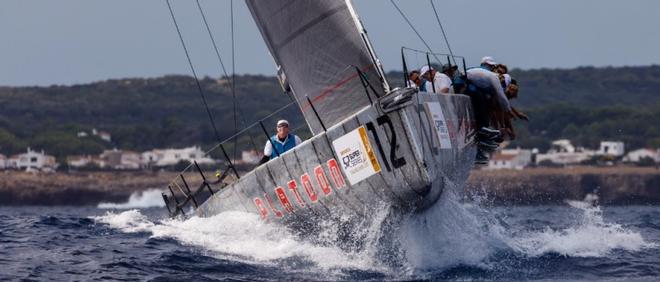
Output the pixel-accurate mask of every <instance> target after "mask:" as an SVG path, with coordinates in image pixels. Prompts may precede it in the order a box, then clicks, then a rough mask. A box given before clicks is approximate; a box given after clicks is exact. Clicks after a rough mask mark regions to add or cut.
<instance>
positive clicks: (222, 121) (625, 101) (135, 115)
mask: <svg viewBox="0 0 660 282" xmlns="http://www.w3.org/2000/svg"><path fill="white" fill-rule="evenodd" d="M512 75H513V76H514V77H515V78H516V79H517V80H518V81H519V83H520V85H521V92H520V99H519V101H515V102H514V104H515V105H516V106H517V107H518V108H519V109H521V110H523V111H526V112H528V113H529V115H530V117H531V121H530V122H529V123H525V122H518V123H517V127H518V134H519V140H517V142H516V144H518V145H521V146H524V147H538V148H540V149H545V148H547V146H548V145H549V143H550V141H552V140H554V139H558V138H568V139H571V140H572V141H573V142H574V143H575V144H577V145H582V146H589V147H594V146H595V145H596V144H597V142H598V141H600V140H605V139H608V140H622V141H624V142H626V146H627V147H628V148H637V147H644V146H654V147H658V146H660V100H659V99H658V98H657V95H659V94H660V66H649V67H624V68H577V69H570V70H550V69H539V70H525V71H523V70H513V71H512ZM389 76H390V79H391V82H392V84H395V85H396V84H400V83H401V77H402V75H401V73H397V72H391V73H389ZM201 84H202V87H203V89H204V91H205V94H206V97H207V100H208V103H209V106H210V108H211V109H212V112H213V114H214V115H215V117H216V123H217V124H218V125H220V126H219V131H220V132H219V133H220V135H221V137H222V138H225V137H228V136H230V135H231V134H232V133H233V131H234V128H233V111H232V109H233V100H232V95H231V92H230V91H229V88H228V85H227V81H225V80H219V79H211V78H204V79H202V80H201ZM236 93H237V97H238V98H237V99H238V103H239V104H240V107H241V110H242V111H241V112H242V113H244V115H243V116H241V117H239V118H240V119H241V120H244V121H245V123H247V124H249V123H252V122H254V121H256V120H258V119H259V118H261V117H264V116H265V115H267V114H268V113H270V112H271V111H273V110H275V109H277V108H279V107H282V106H283V105H286V104H288V103H290V101H291V100H290V99H289V97H288V96H287V95H285V94H283V93H282V91H281V89H280V87H279V84H278V82H277V80H276V79H275V77H266V76H252V75H242V76H237V85H236ZM0 105H1V106H0V107H1V108H0V153H2V154H9V155H11V154H15V153H19V152H23V151H24V150H25V148H26V147H27V146H30V147H32V148H33V149H37V150H40V149H43V150H45V151H46V152H47V153H49V154H52V155H55V156H56V157H58V158H63V157H65V156H67V155H78V154H98V153H100V152H101V151H102V150H104V149H110V148H114V147H117V148H121V149H127V150H137V151H142V150H150V149H153V148H161V147H180V146H189V145H191V144H203V145H205V146H208V145H211V144H212V143H214V142H215V138H214V134H213V130H212V129H211V126H210V124H209V122H208V117H207V116H206V112H205V111H204V108H203V106H202V103H201V101H200V98H199V94H198V92H197V88H196V85H195V82H194V80H193V79H192V78H191V77H188V76H165V77H161V78H151V79H139V78H135V79H117V80H107V81H102V82H95V83H91V84H85V85H73V86H50V87H0ZM294 122H296V123H299V122H302V121H294ZM92 128H96V129H99V130H104V131H107V132H109V133H110V134H111V135H112V142H106V141H103V140H101V139H100V138H97V137H95V136H89V137H85V138H79V137H77V135H76V134H77V133H78V132H80V131H87V132H89V131H90V130H91V129H92Z"/></svg>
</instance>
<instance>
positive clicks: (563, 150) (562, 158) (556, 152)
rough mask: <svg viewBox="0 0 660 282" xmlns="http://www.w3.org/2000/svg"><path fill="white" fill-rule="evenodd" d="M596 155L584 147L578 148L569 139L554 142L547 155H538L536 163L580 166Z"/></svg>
mask: <svg viewBox="0 0 660 282" xmlns="http://www.w3.org/2000/svg"><path fill="white" fill-rule="evenodd" d="M595 154H596V152H594V151H591V150H587V149H585V148H582V147H577V148H576V147H575V146H573V144H571V141H570V140H568V139H561V140H556V141H553V142H552V146H551V147H550V149H549V150H548V152H547V153H545V154H538V155H536V163H537V164H539V163H541V162H544V161H549V162H552V163H555V164H561V165H568V164H579V163H581V162H583V161H586V160H589V159H591V158H592V157H593V156H594V155H595Z"/></svg>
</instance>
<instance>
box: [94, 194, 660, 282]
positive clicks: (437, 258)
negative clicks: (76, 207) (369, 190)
mask: <svg viewBox="0 0 660 282" xmlns="http://www.w3.org/2000/svg"><path fill="white" fill-rule="evenodd" d="M458 199H459V197H458V194H456V193H454V192H453V191H451V190H450V191H446V192H445V193H444V194H443V196H442V198H441V199H440V200H439V201H438V203H437V204H436V205H434V206H433V207H431V208H429V209H428V210H426V211H424V212H422V213H418V214H413V215H409V216H405V217H403V218H401V219H400V221H398V220H399V219H396V221H395V222H394V223H392V222H391V221H390V222H387V221H388V220H391V218H393V217H390V215H391V214H390V211H389V210H388V208H386V207H383V208H382V209H380V210H377V211H375V212H374V213H375V216H374V217H372V219H373V220H372V222H370V223H368V224H366V225H360V228H356V229H359V230H350V231H351V232H354V233H360V232H361V234H362V235H363V236H361V238H363V241H364V242H363V243H364V244H361V246H362V247H360V248H357V249H355V250H350V251H347V250H346V248H340V247H339V246H337V245H336V244H333V242H335V243H336V242H337V241H340V240H341V239H340V238H339V237H338V235H337V234H339V233H340V227H338V226H336V224H332V223H328V224H326V225H324V228H323V232H321V233H320V234H319V235H318V238H316V239H319V238H320V239H319V240H315V241H314V242H315V243H312V242H311V241H308V240H305V239H301V238H300V237H298V236H295V235H294V234H293V233H292V232H290V231H289V230H288V229H287V228H283V227H282V226H280V225H277V224H272V223H267V222H264V221H262V220H261V219H260V218H259V216H258V215H256V214H250V213H245V212H224V213H221V214H218V215H216V216H213V217H209V218H199V217H192V218H189V219H187V220H183V221H182V220H170V219H167V220H162V221H157V222H154V221H151V220H150V219H149V218H147V217H146V216H144V215H142V214H141V213H140V212H139V211H137V210H130V211H125V212H122V213H112V212H108V213H107V214H106V215H104V216H100V217H96V218H95V219H96V220H97V221H98V222H102V223H106V224H108V225H110V226H112V227H113V228H117V229H119V230H122V231H124V232H147V233H150V235H151V236H153V237H167V238H174V239H176V240H177V241H179V242H181V243H182V244H184V245H189V246H195V247H198V248H200V249H202V250H205V251H209V252H210V253H211V254H210V255H212V256H216V257H218V258H224V259H232V260H238V261H242V262H248V263H259V264H266V265H270V264H273V265H277V266H278V267H282V268H285V269H286V268H287V267H290V268H291V269H289V270H294V271H296V270H300V269H294V268H293V267H294V266H290V264H289V263H284V264H283V265H280V264H278V263H279V262H281V261H288V260H290V259H294V260H301V262H300V263H298V265H299V266H298V267H302V268H303V271H308V270H309V269H308V268H310V267H309V266H302V265H309V263H308V262H311V264H312V265H313V267H312V268H314V269H316V268H319V269H321V270H323V271H324V273H325V274H328V273H330V274H329V275H332V273H333V271H332V270H341V269H357V270H366V271H377V272H380V273H384V274H386V275H389V276H391V277H401V276H400V275H403V277H407V276H408V275H410V274H413V275H415V274H419V273H424V270H435V271H437V270H438V269H447V268H450V267H453V266H457V265H468V266H476V267H480V268H481V267H483V268H489V265H492V262H489V258H492V257H494V255H495V254H497V253H498V252H501V251H512V252H514V253H517V254H520V255H522V256H526V257H539V256H542V255H544V254H553V253H556V254H560V255H563V256H569V257H602V256H607V255H608V254H609V253H610V252H612V251H613V250H626V251H639V250H641V249H645V248H655V247H657V246H656V245H655V244H653V243H648V242H646V241H645V240H644V238H643V237H642V236H641V234H640V233H639V232H636V231H633V230H630V229H627V228H625V227H624V226H622V225H620V224H616V223H607V222H605V221H604V219H603V215H602V211H601V208H600V207H599V206H594V205H592V203H589V202H581V201H572V202H568V204H569V205H570V207H572V208H574V209H577V210H578V211H581V214H580V218H579V220H577V221H575V222H574V223H572V224H569V225H568V226H566V225H563V226H562V227H557V226H555V227H554V228H555V229H553V228H550V227H545V229H543V228H541V229H539V228H538V227H537V228H535V229H533V230H532V228H531V227H529V226H520V225H509V224H508V223H507V222H506V219H503V217H504V216H503V215H502V214H498V212H497V211H496V209H487V208H483V207H481V206H479V205H478V204H475V203H461V201H459V200H458ZM129 202H130V201H129ZM386 223H387V224H386ZM388 224H389V225H390V226H394V227H395V228H391V229H388V228H384V227H385V225H388ZM539 230H540V231H539ZM387 232H391V233H390V235H392V236H389V237H388V234H384V233H387ZM385 237H387V238H391V239H392V240H393V241H395V243H394V244H383V241H384V240H381V239H382V238H385ZM385 241H387V240H385ZM384 248H389V249H387V251H386V252H388V253H390V254H391V253H394V254H395V255H394V256H389V257H386V258H383V256H380V255H379V254H382V250H383V249H384ZM392 257H395V258H401V259H402V260H403V261H402V262H395V263H392V262H388V261H383V260H387V259H390V260H391V259H392ZM392 266H395V267H392ZM401 268H403V269H401ZM328 270H330V272H328ZM309 271H314V270H309Z"/></svg>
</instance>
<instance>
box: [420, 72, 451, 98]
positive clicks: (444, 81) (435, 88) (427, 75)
mask: <svg viewBox="0 0 660 282" xmlns="http://www.w3.org/2000/svg"><path fill="white" fill-rule="evenodd" d="M419 73H421V74H422V77H424V79H425V80H426V83H424V84H423V85H422V86H420V90H422V91H427V92H431V93H438V94H440V93H449V88H450V87H451V78H449V76H447V75H446V74H444V73H438V72H437V71H436V70H435V69H434V68H433V67H431V66H429V65H425V66H423V67H422V68H421V69H420V70H419ZM431 81H433V82H431Z"/></svg>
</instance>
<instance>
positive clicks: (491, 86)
mask: <svg viewBox="0 0 660 282" xmlns="http://www.w3.org/2000/svg"><path fill="white" fill-rule="evenodd" d="M467 78H468V80H469V81H470V82H471V83H472V84H474V85H475V86H477V87H479V88H481V89H485V90H488V91H491V93H493V94H495V98H497V102H498V103H499V104H500V106H501V107H502V109H504V110H506V111H507V112H510V111H511V105H510V104H509V99H507V98H506V95H504V89H502V84H501V83H500V78H499V77H498V76H497V74H495V73H494V72H492V71H489V70H485V69H482V68H473V69H469V70H467Z"/></svg>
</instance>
